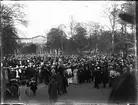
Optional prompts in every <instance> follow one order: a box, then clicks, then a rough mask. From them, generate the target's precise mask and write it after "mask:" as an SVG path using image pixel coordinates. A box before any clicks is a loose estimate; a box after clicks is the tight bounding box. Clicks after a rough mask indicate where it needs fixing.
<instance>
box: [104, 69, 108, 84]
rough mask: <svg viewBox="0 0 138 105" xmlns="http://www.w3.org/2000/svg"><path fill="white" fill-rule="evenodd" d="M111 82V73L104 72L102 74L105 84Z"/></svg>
mask: <svg viewBox="0 0 138 105" xmlns="http://www.w3.org/2000/svg"><path fill="white" fill-rule="evenodd" d="M108 81H109V73H108V71H103V73H102V82H103V83H108Z"/></svg>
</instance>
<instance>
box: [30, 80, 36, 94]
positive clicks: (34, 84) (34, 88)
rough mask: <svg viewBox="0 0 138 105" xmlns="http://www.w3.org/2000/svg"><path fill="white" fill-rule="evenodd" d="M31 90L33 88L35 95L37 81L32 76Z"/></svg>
mask: <svg viewBox="0 0 138 105" xmlns="http://www.w3.org/2000/svg"><path fill="white" fill-rule="evenodd" d="M30 90H32V92H33V95H34V96H35V95H36V90H37V82H36V79H35V78H32V80H31V83H30Z"/></svg>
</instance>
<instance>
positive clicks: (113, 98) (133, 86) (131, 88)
mask: <svg viewBox="0 0 138 105" xmlns="http://www.w3.org/2000/svg"><path fill="white" fill-rule="evenodd" d="M135 74H136V72H135V68H133V69H130V67H125V68H124V69H123V73H122V75H120V77H119V78H118V79H117V80H116V82H115V85H114V87H113V89H112V91H111V94H110V96H109V103H132V104H133V103H136V102H137V78H136V75H135Z"/></svg>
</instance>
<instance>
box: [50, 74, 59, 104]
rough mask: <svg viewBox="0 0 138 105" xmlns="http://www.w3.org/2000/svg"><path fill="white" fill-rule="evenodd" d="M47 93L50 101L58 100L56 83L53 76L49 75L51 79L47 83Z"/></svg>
mask: <svg viewBox="0 0 138 105" xmlns="http://www.w3.org/2000/svg"><path fill="white" fill-rule="evenodd" d="M48 94H49V100H50V102H51V103H53V102H57V101H58V83H57V81H56V77H55V76H52V77H51V81H50V83H49V84H48Z"/></svg>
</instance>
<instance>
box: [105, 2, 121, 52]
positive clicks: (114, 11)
mask: <svg viewBox="0 0 138 105" xmlns="http://www.w3.org/2000/svg"><path fill="white" fill-rule="evenodd" d="M118 7H119V5H118V4H111V7H107V8H106V9H105V11H103V12H104V13H105V15H106V16H107V17H108V18H109V21H110V25H111V32H112V53H114V35H115V30H116V27H117V20H118V13H119V8H118Z"/></svg>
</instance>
